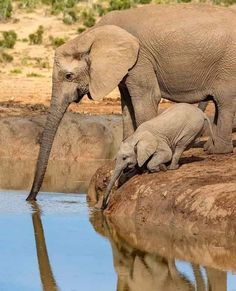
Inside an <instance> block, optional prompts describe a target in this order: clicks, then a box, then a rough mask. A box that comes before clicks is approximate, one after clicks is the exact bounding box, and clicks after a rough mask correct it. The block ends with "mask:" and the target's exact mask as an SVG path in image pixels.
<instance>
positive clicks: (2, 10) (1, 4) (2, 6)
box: [0, 0, 12, 21]
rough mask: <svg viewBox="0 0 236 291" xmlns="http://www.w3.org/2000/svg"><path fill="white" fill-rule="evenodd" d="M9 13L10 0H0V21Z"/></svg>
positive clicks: (6, 17)
mask: <svg viewBox="0 0 236 291" xmlns="http://www.w3.org/2000/svg"><path fill="white" fill-rule="evenodd" d="M11 13H12V4H11V0H1V1H0V21H2V20H6V19H8V18H10V17H11Z"/></svg>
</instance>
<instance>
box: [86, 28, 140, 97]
mask: <svg viewBox="0 0 236 291" xmlns="http://www.w3.org/2000/svg"><path fill="white" fill-rule="evenodd" d="M90 33H91V34H94V42H93V44H92V46H91V49H90V53H89V58H90V63H91V64H90V83H89V91H90V94H91V96H92V98H93V99H94V100H99V99H101V98H103V97H104V96H105V95H107V94H108V93H110V92H111V91H112V90H113V89H115V87H117V85H118V84H119V83H120V81H121V80H122V79H123V77H124V76H125V75H126V74H127V73H128V70H129V69H130V68H132V67H133V66H134V64H135V62H136V60H137V57H138V51H139V43H138V40H137V38H135V37H134V36H132V35H131V34H130V33H128V32H127V31H125V30H124V29H122V28H120V27H118V26H115V25H104V26H100V27H97V28H94V29H93V30H91V31H89V32H88V34H90Z"/></svg>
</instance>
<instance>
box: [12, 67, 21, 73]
mask: <svg viewBox="0 0 236 291" xmlns="http://www.w3.org/2000/svg"><path fill="white" fill-rule="evenodd" d="M10 73H11V74H21V73H22V71H21V69H19V68H15V69H13V70H11V71H10Z"/></svg>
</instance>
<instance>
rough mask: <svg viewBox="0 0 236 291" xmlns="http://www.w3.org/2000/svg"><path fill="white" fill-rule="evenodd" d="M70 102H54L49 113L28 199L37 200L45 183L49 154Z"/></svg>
mask: <svg viewBox="0 0 236 291" xmlns="http://www.w3.org/2000/svg"><path fill="white" fill-rule="evenodd" d="M68 106H69V103H68V102H65V103H63V104H62V105H55V104H52V105H51V108H50V111H49V113H48V117H47V121H46V126H45V129H44V131H43V138H42V142H41V146H40V150H39V155H38V161H37V165H36V172H35V175H34V182H33V185H32V188H31V191H30V194H29V196H28V197H27V199H26V200H27V201H32V200H36V196H37V194H38V192H39V190H40V187H41V185H42V183H43V178H44V175H45V172H46V169H47V164H48V160H49V155H50V152H51V148H52V144H53V140H54V137H55V135H56V132H57V129H58V126H59V124H60V122H61V120H62V117H63V116H64V113H65V111H66V109H67V108H68Z"/></svg>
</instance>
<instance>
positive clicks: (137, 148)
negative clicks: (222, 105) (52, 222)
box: [102, 103, 214, 209]
mask: <svg viewBox="0 0 236 291" xmlns="http://www.w3.org/2000/svg"><path fill="white" fill-rule="evenodd" d="M205 121H207V122H208V125H209V128H210V133H211V138H212V140H213V141H214V137H213V132H212V127H211V122H210V120H209V118H208V117H207V116H206V115H205V114H204V113H203V112H202V111H201V110H200V109H198V108H197V107H196V106H193V105H190V104H186V103H180V104H175V105H173V106H171V107H170V108H168V109H167V110H165V111H164V112H162V113H161V114H159V115H158V116H157V117H155V118H152V119H151V120H149V121H146V122H144V123H142V124H141V125H140V126H139V127H138V128H137V130H136V131H135V132H134V134H132V135H131V136H130V137H128V138H127V139H126V140H125V141H124V142H123V143H122V144H121V147H120V149H119V151H118V154H117V156H116V167H115V170H114V174H113V176H112V178H111V181H110V183H109V185H108V187H107V190H106V192H105V194H104V201H103V207H102V208H103V209H104V208H105V207H106V205H107V202H108V198H109V194H110V191H111V189H112V187H113V185H114V184H115V182H116V180H117V179H118V177H119V176H120V175H121V173H122V172H123V171H124V170H125V169H129V170H131V171H132V170H134V169H135V166H136V165H137V164H138V166H139V167H140V168H141V167H142V166H143V165H144V164H145V163H146V164H147V169H148V170H149V171H150V172H159V171H160V170H161V169H163V170H166V169H167V168H166V164H167V163H169V162H170V165H169V166H168V169H169V170H176V169H178V168H179V159H180V157H181V155H182V153H183V152H184V151H185V150H186V149H188V148H189V147H190V146H191V144H192V143H193V142H194V140H195V139H196V138H197V137H198V136H200V135H201V133H202V132H203V129H204V125H205Z"/></svg>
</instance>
